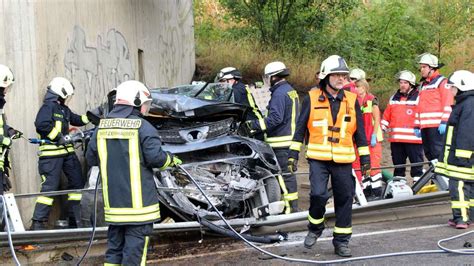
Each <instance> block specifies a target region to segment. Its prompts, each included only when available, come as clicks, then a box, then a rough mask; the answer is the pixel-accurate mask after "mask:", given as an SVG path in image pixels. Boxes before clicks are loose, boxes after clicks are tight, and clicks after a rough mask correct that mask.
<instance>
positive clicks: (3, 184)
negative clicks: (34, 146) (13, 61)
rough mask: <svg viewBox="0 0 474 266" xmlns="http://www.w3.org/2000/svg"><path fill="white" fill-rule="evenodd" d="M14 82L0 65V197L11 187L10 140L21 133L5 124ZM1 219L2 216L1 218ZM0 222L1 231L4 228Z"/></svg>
mask: <svg viewBox="0 0 474 266" xmlns="http://www.w3.org/2000/svg"><path fill="white" fill-rule="evenodd" d="M14 82H15V77H14V76H13V72H12V71H11V70H10V68H9V67H7V66H5V65H2V64H0V116H1V117H0V195H3V193H4V192H7V191H9V190H10V189H11V187H12V185H11V183H10V179H9V177H8V176H9V172H8V168H10V165H9V161H8V149H9V148H10V146H11V145H12V139H16V138H20V137H21V136H22V135H23V133H21V132H20V131H18V130H16V129H13V128H12V127H10V126H8V125H7V124H6V122H5V115H4V109H3V108H4V107H5V103H6V101H5V96H6V94H7V91H8V90H9V89H10V88H11V86H12V84H13V83H14ZM0 204H1V205H0V211H2V212H0V215H3V204H2V201H1V200H0ZM2 217H3V216H2ZM1 220H2V227H1V228H2V229H3V228H5V226H4V225H3V218H2V219H1Z"/></svg>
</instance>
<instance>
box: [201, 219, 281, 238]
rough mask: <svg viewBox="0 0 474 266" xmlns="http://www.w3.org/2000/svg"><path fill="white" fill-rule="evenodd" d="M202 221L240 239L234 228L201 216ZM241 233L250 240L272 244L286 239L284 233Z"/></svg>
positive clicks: (217, 230) (222, 232)
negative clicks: (264, 234) (220, 224)
mask: <svg viewBox="0 0 474 266" xmlns="http://www.w3.org/2000/svg"><path fill="white" fill-rule="evenodd" d="M200 223H201V224H202V225H204V226H206V227H207V228H209V229H211V230H212V231H214V232H216V233H218V234H221V235H225V236H228V237H232V238H234V239H240V238H239V237H238V236H237V235H236V234H235V233H234V232H232V230H230V229H227V228H224V227H222V226H219V225H216V224H214V223H212V222H210V221H208V220H206V219H204V218H202V217H201V218H200ZM241 235H242V236H243V237H244V238H245V239H247V240H248V241H251V242H256V243H263V244H272V243H277V242H280V241H282V240H285V237H284V236H283V235H266V236H253V235H249V234H241Z"/></svg>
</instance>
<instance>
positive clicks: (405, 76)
mask: <svg viewBox="0 0 474 266" xmlns="http://www.w3.org/2000/svg"><path fill="white" fill-rule="evenodd" d="M396 77H397V80H406V81H408V82H409V83H410V84H411V85H413V86H415V84H416V76H415V74H413V72H411V71H408V70H402V71H400V72H398V74H397V76H396Z"/></svg>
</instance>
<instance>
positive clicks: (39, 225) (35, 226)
mask: <svg viewBox="0 0 474 266" xmlns="http://www.w3.org/2000/svg"><path fill="white" fill-rule="evenodd" d="M47 229H48V228H47V227H46V222H42V221H36V220H33V222H32V223H31V227H30V230H31V231H38V230H47Z"/></svg>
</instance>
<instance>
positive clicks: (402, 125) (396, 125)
mask: <svg viewBox="0 0 474 266" xmlns="http://www.w3.org/2000/svg"><path fill="white" fill-rule="evenodd" d="M418 100H419V97H418V90H416V89H412V90H411V91H410V92H409V93H408V95H406V96H404V95H402V94H401V93H400V91H397V93H395V94H394V95H393V96H392V97H391V98H390V101H389V102H388V105H387V108H386V109H385V111H384V113H383V117H382V121H381V122H380V123H381V126H382V128H383V129H384V130H386V131H388V132H389V136H390V137H389V141H390V142H402V143H415V144H421V137H417V136H416V135H415V128H418V129H419V128H420V124H419V120H417V119H416V113H417V112H418V111H417V108H418Z"/></svg>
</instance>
